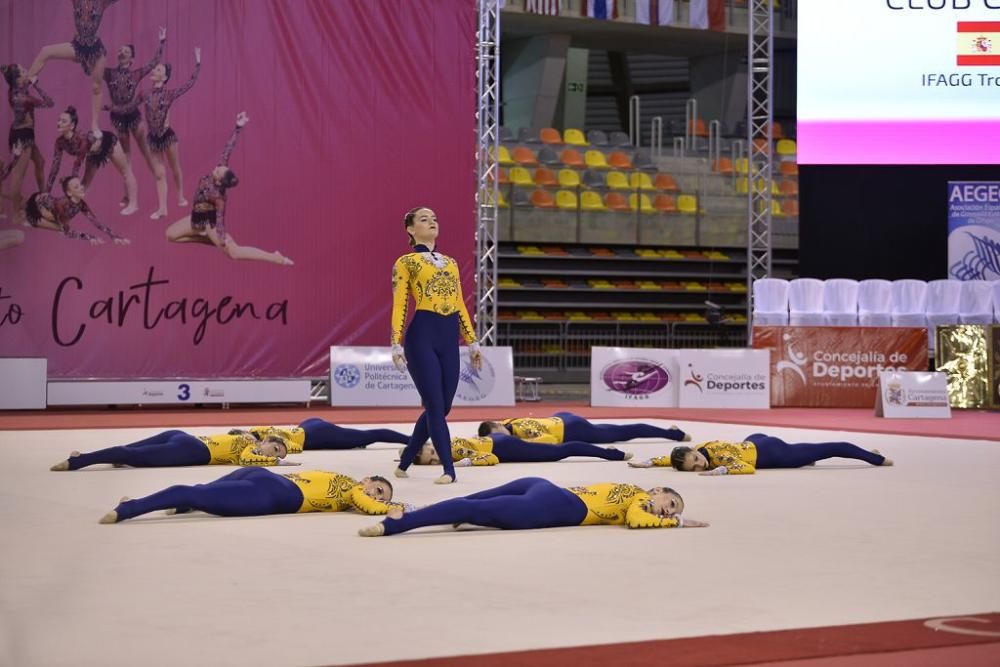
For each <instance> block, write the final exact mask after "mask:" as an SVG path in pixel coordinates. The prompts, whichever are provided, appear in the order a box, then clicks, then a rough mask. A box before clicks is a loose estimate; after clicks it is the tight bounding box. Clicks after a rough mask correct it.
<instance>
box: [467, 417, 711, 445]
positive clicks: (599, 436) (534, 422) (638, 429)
mask: <svg viewBox="0 0 1000 667" xmlns="http://www.w3.org/2000/svg"><path fill="white" fill-rule="evenodd" d="M491 433H505V434H507V435H513V436H516V437H518V438H521V439H523V440H530V441H531V442H547V443H551V444H559V443H560V442H563V441H564V440H580V441H583V442H590V443H594V444H599V445H607V444H610V443H612V442H624V441H626V440H632V439H634V438H665V439H667V440H680V441H688V440H690V439H691V436H690V435H688V434H687V433H685V432H684V431H682V430H680V429H679V428H677V427H676V426H671V427H670V428H668V429H667V428H659V427H658V426H652V425H650V424H592V423H590V422H589V421H587V420H586V419H584V418H583V417H580V416H578V415H574V414H573V413H571V412H557V413H555V415H553V416H552V417H548V418H538V419H536V418H533V417H516V418H514V419H505V420H503V421H499V422H496V421H485V422H482V423H481V424H480V425H479V435H480V436H484V435H489V434H491Z"/></svg>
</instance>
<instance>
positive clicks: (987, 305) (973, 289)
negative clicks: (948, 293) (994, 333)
mask: <svg viewBox="0 0 1000 667" xmlns="http://www.w3.org/2000/svg"><path fill="white" fill-rule="evenodd" d="M992 288H993V285H992V284H991V282H990V281H988V280H963V281H962V294H961V297H960V298H959V301H958V321H959V322H961V323H962V324H991V323H992V322H993V303H992V301H991V300H990V299H991V291H992Z"/></svg>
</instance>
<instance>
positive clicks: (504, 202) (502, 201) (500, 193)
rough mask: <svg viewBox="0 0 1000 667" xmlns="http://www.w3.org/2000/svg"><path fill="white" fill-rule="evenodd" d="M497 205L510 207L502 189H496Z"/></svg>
mask: <svg viewBox="0 0 1000 667" xmlns="http://www.w3.org/2000/svg"><path fill="white" fill-rule="evenodd" d="M497 206H499V207H500V208H510V204H508V203H507V200H506V199H504V196H503V190H497Z"/></svg>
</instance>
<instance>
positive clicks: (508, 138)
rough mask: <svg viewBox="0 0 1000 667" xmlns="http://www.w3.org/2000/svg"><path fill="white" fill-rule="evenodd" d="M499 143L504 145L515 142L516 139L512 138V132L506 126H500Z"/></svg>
mask: <svg viewBox="0 0 1000 667" xmlns="http://www.w3.org/2000/svg"><path fill="white" fill-rule="evenodd" d="M500 141H502V142H503V143H505V144H512V143H514V142H515V141H517V139H515V138H514V132H513V131H512V130H511V129H510V128H509V127H507V126H506V125H501V126H500Z"/></svg>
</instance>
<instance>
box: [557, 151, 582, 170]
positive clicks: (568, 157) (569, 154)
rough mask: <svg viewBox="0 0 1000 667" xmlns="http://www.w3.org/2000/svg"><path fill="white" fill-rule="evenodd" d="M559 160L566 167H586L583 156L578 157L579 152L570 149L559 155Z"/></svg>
mask: <svg viewBox="0 0 1000 667" xmlns="http://www.w3.org/2000/svg"><path fill="white" fill-rule="evenodd" d="M559 159H560V160H562V163H563V164H564V165H566V166H567V167H579V168H581V169H582V168H583V167H586V166H587V163H586V162H584V160H583V156H582V155H580V151H577V150H573V149H572V148H567V149H566V150H564V151H563V152H562V153H560V154H559Z"/></svg>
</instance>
